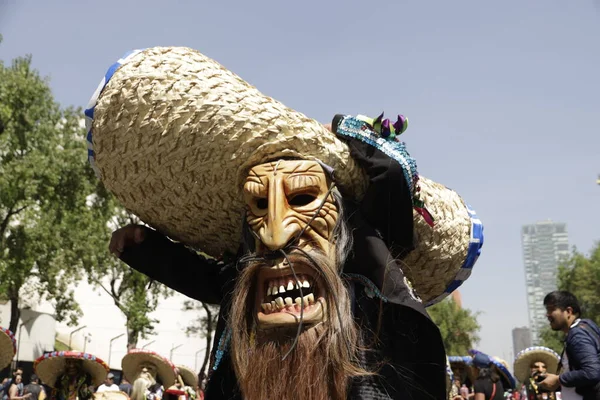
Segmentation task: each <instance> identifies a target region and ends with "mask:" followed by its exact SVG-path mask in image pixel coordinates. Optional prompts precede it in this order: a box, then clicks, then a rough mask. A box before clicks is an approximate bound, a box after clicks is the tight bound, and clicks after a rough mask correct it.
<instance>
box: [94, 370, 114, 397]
mask: <svg viewBox="0 0 600 400" xmlns="http://www.w3.org/2000/svg"><path fill="white" fill-rule="evenodd" d="M118 391H119V387H118V386H117V385H115V376H114V375H113V373H112V372H109V373H108V375H106V380H104V383H103V384H102V385H100V386H98V390H96V392H99V393H100V392H118Z"/></svg>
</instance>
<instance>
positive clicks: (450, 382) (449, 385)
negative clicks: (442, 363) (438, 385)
mask: <svg viewBox="0 0 600 400" xmlns="http://www.w3.org/2000/svg"><path fill="white" fill-rule="evenodd" d="M453 383H454V373H453V372H452V368H451V367H450V361H449V360H448V357H446V392H447V393H450V391H451V389H452V385H453Z"/></svg>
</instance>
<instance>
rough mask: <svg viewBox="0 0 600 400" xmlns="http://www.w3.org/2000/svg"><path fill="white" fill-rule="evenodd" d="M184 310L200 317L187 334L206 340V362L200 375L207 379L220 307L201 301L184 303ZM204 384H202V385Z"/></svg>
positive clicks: (187, 330)
mask: <svg viewBox="0 0 600 400" xmlns="http://www.w3.org/2000/svg"><path fill="white" fill-rule="evenodd" d="M183 309H184V310H186V311H193V312H196V313H197V315H198V316H197V318H196V319H195V320H194V321H193V322H192V323H191V324H190V326H188V327H187V328H186V333H187V334H188V335H197V336H200V337H203V338H204V339H205V340H206V347H205V352H204V360H203V361H202V366H201V367H200V370H199V373H200V375H201V376H203V377H204V378H205V379H206V377H207V367H208V362H209V358H210V351H211V346H212V344H213V333H214V332H215V330H216V327H217V320H218V319H219V307H218V306H215V305H212V304H206V303H202V302H199V301H192V300H188V301H186V302H185V303H184V308H183ZM202 383H203V382H201V384H202Z"/></svg>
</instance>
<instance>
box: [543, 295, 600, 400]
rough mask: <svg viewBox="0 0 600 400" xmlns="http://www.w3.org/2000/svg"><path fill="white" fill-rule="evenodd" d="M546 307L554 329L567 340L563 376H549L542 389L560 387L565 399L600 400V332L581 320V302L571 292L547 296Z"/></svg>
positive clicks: (563, 360)
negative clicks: (563, 334) (560, 332)
mask: <svg viewBox="0 0 600 400" xmlns="http://www.w3.org/2000/svg"><path fill="white" fill-rule="evenodd" d="M544 306H545V307H546V316H547V318H548V321H549V322H550V327H551V328H552V330H554V331H562V332H564V333H565V335H566V338H565V347H564V349H563V354H562V356H561V363H560V365H559V370H560V371H561V372H560V375H554V374H547V375H546V379H545V380H544V381H543V382H541V383H540V386H542V387H544V388H546V389H549V390H556V389H557V388H558V387H559V386H560V387H561V394H562V398H563V399H565V400H568V399H583V400H588V399H598V398H600V397H598V396H600V329H599V328H598V326H597V325H596V324H595V323H594V322H593V321H592V320H589V319H581V308H580V306H579V302H578V301H577V298H576V297H575V296H574V295H573V294H572V293H570V292H567V291H564V290H560V291H558V290H557V291H554V292H551V293H549V294H547V295H546V297H545V298H544ZM561 367H562V368H561Z"/></svg>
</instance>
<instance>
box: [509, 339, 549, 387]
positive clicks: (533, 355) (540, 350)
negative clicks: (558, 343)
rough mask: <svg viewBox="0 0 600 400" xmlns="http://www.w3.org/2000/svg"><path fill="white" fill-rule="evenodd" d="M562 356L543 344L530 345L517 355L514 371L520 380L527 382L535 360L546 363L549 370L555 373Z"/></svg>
mask: <svg viewBox="0 0 600 400" xmlns="http://www.w3.org/2000/svg"><path fill="white" fill-rule="evenodd" d="M559 360H560V356H559V355H558V353H556V352H555V351H554V350H552V349H549V348H548V347H543V346H534V347H528V348H526V349H525V350H522V351H520V352H519V354H517V356H516V357H515V363H514V373H515V377H516V378H517V379H518V380H519V381H520V382H525V381H526V380H527V379H528V378H529V376H530V374H531V365H532V364H533V363H535V362H540V361H541V362H543V363H544V364H546V369H547V370H548V372H550V373H552V374H555V373H557V370H558V362H559Z"/></svg>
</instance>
